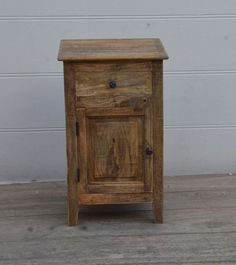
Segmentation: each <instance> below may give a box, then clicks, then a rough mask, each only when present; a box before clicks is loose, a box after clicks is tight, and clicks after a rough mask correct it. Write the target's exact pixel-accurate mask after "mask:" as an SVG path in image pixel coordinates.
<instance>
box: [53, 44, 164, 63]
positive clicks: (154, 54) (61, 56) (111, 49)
mask: <svg viewBox="0 0 236 265" xmlns="http://www.w3.org/2000/svg"><path fill="white" fill-rule="evenodd" d="M145 59H150V60H164V59H168V55H167V53H166V51H165V49H164V47H163V45H162V43H161V41H160V39H100V40H95V39H94V40H62V41H61V44H60V49H59V53H58V60H59V61H101V60H145Z"/></svg>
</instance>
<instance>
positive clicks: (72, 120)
mask: <svg viewBox="0 0 236 265" xmlns="http://www.w3.org/2000/svg"><path fill="white" fill-rule="evenodd" d="M73 73H74V72H73V65H72V64H71V63H68V62H66V63H64V76H65V78H64V83H65V108H66V146H67V182H68V192H67V193H68V224H69V225H72V226H73V225H76V224H77V220H78V213H79V207H78V203H77V150H76V113H75V97H76V96H75V90H74V83H73V80H74V74H73Z"/></svg>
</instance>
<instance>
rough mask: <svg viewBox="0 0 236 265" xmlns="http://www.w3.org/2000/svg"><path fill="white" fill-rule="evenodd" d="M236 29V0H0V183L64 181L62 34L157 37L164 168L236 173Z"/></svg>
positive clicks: (171, 171) (167, 170) (174, 172)
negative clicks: (161, 55)
mask: <svg viewBox="0 0 236 265" xmlns="http://www.w3.org/2000/svg"><path fill="white" fill-rule="evenodd" d="M235 29H236V1H235V0H224V1H222V0H199V1H196V0H178V1H176V0H165V1H160V0H146V1H143V0H133V1H132V0H126V1H122V0H119V1H115V0H113V1H110V0H100V1H96V0H94V1H92V0H67V1H62V0H41V1H36V0H21V1H19V0H8V1H6V0H0V38H1V41H0V181H1V182H4V181H19V182H20V181H27V180H53V179H65V177H66V169H65V166H66V163H65V128H64V127H65V124H64V99H63V76H62V63H60V62H57V61H56V57H57V52H58V45H59V41H60V39H63V38H135V37H159V38H161V39H162V41H163V43H164V44H165V46H166V50H167V51H168V53H169V56H170V59H169V61H167V62H166V64H165V68H164V70H165V80H164V81H165V83H164V85H165V94H164V95H165V102H164V103H165V174H166V175H179V174H202V173H225V172H236V115H235V114H236V104H235V103H236V31H235Z"/></svg>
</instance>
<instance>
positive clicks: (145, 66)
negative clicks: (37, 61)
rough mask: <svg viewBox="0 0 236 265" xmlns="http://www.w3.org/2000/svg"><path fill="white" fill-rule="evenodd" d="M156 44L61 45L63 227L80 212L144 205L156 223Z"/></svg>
mask: <svg viewBox="0 0 236 265" xmlns="http://www.w3.org/2000/svg"><path fill="white" fill-rule="evenodd" d="M167 58H168V56H167V54H166V52H165V50H164V48H163V46H162V44H161V42H160V40H159V39H128V40H124V39H123V40H121V39H120V40H63V41H61V45H60V50H59V55H58V59H59V60H62V61H63V62H64V81H65V107H66V135H67V136H66V138H67V166H68V223H69V225H76V224H77V221H78V213H79V206H80V205H90V204H118V203H144V202H145V203H148V202H149V203H152V204H153V212H154V217H155V221H156V222H159V223H161V222H162V221H163V175H162V174H163V91H162V90H163V88H162V78H163V71H162V62H163V60H164V59H167Z"/></svg>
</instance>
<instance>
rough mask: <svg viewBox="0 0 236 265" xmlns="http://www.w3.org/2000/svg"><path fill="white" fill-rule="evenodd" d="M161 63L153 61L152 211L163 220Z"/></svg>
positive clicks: (158, 218)
mask: <svg viewBox="0 0 236 265" xmlns="http://www.w3.org/2000/svg"><path fill="white" fill-rule="evenodd" d="M162 79H163V64H162V62H158V61H156V62H153V85H152V89H153V96H152V115H153V116H152V118H153V120H152V126H153V150H154V153H153V212H154V216H155V221H156V222H157V223H162V222H163V80H162Z"/></svg>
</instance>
